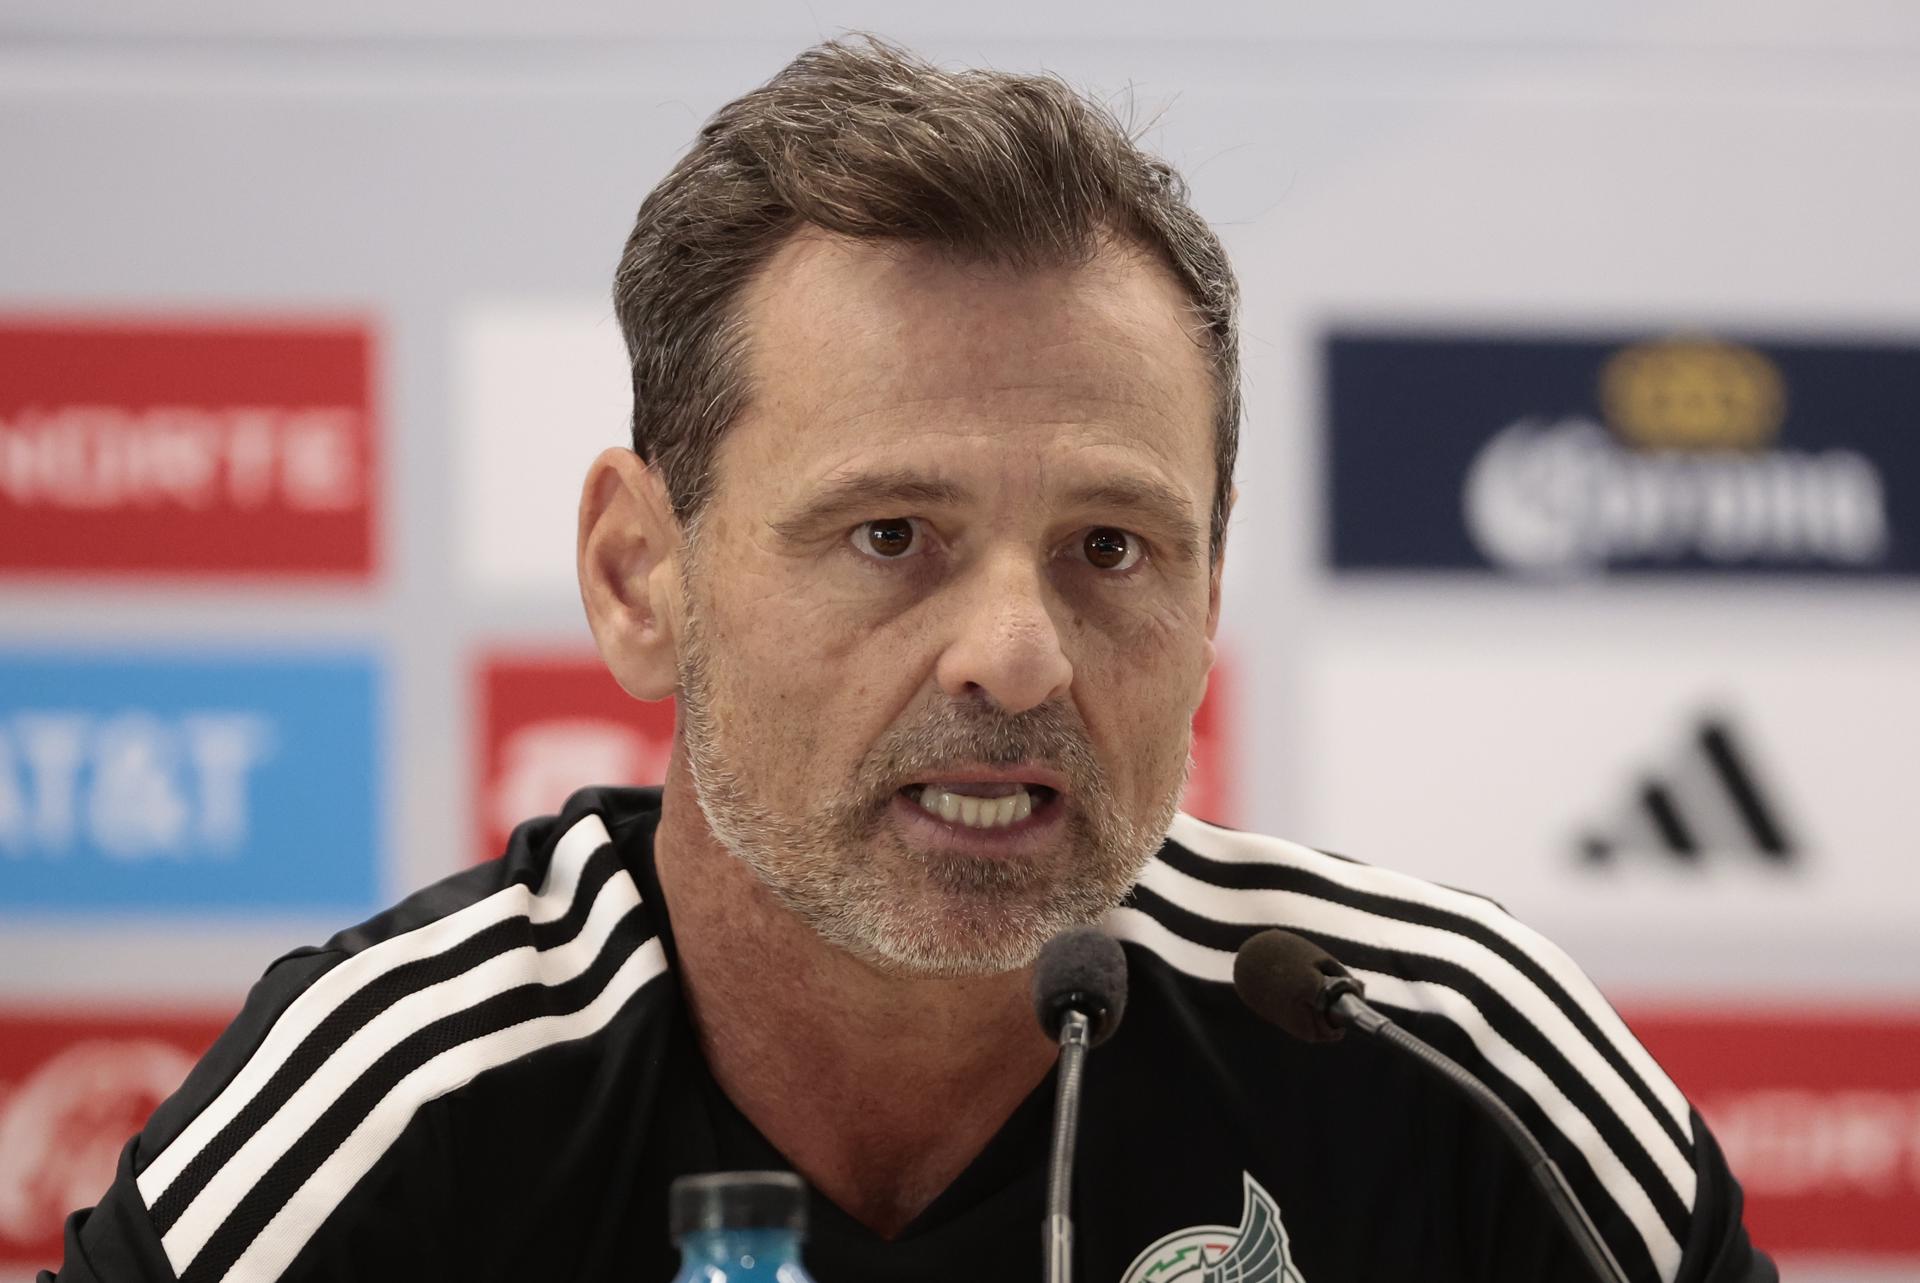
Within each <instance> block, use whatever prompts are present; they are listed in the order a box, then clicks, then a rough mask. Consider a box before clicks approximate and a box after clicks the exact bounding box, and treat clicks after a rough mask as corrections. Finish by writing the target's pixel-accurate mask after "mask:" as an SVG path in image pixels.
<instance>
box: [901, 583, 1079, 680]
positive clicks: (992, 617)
mask: <svg viewBox="0 0 1920 1283" xmlns="http://www.w3.org/2000/svg"><path fill="white" fill-rule="evenodd" d="M971 578H973V580H974V582H973V583H972V584H970V585H968V588H967V590H966V591H964V592H961V593H959V594H957V600H956V601H955V603H954V623H953V627H952V633H951V636H950V639H949V641H948V643H947V646H946V648H945V650H943V651H942V652H941V655H940V660H939V662H938V663H937V664H936V665H935V666H934V681H935V682H936V683H937V684H938V685H939V687H940V689H941V690H942V691H943V692H945V693H946V695H947V696H948V697H949V698H952V699H966V698H969V697H972V696H981V695H984V696H985V697H986V698H988V699H991V700H992V701H993V702H994V703H996V704H998V705H999V706H1000V707H1001V708H1002V709H1004V710H1005V711H1007V712H1009V713H1023V712H1025V711H1026V710H1028V709H1030V708H1035V707H1037V706H1039V705H1041V704H1044V703H1046V702H1047V701H1048V700H1052V699H1057V698H1059V697H1061V696H1064V695H1065V694H1066V693H1067V688H1068V687H1069V686H1071V685H1072V684H1073V664H1072V662H1071V661H1070V660H1068V658H1067V652H1066V649H1065V647H1064V646H1063V645H1062V643H1061V636H1060V628H1059V626H1058V624H1057V623H1056V622H1055V619H1054V615H1053V611H1052V608H1051V607H1052V605H1053V603H1052V602H1050V600H1049V598H1050V593H1049V590H1048V587H1047V584H1046V581H1045V579H1044V578H1043V577H1042V575H1041V574H1040V573H1039V572H1038V571H1037V570H1036V569H1035V567H1034V566H1033V565H1032V563H1031V561H1030V560H1028V559H1026V558H1025V557H1021V556H1017V555H1011V554H1010V555H1008V556H1006V557H1003V558H1000V559H998V560H997V561H995V562H993V563H991V564H989V565H986V566H983V567H981V568H980V569H979V571H978V572H977V573H976V575H974V576H972V577H971ZM956 586H957V585H956Z"/></svg>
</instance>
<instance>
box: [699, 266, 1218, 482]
mask: <svg viewBox="0 0 1920 1283" xmlns="http://www.w3.org/2000/svg"><path fill="white" fill-rule="evenodd" d="M741 319H742V322H743V324H744V326H745V331H746V356H747V374H748V379H749V391H748V398H747V407H746V409H745V411H744V412H743V413H742V415H741V416H740V419H739V420H738V421H737V422H736V423H735V424H734V425H733V427H732V428H730V429H729V431H728V434H727V439H726V440H725V441H723V443H722V455H723V458H724V457H725V456H732V458H731V460H728V461H727V463H725V464H723V471H726V470H730V465H731V464H732V463H738V464H740V465H743V466H746V467H749V468H751V467H754V466H756V465H758V466H763V467H764V466H768V465H773V466H776V467H778V468H780V469H783V470H785V471H787V472H789V473H792V472H794V471H795V470H799V471H810V470H811V465H814V464H818V465H819V466H821V467H827V468H831V467H834V466H838V465H841V464H844V463H845V462H846V461H847V458H848V457H849V456H850V455H852V454H859V453H861V452H862V451H870V450H888V449H897V448H898V447H901V446H910V445H912V444H914V443H916V442H926V443H931V444H935V445H937V444H940V443H941V442H943V441H964V442H965V443H967V444H970V445H973V446H976V447H978V446H992V447H994V448H995V450H997V451H1015V452H1019V451H1025V452H1027V453H1030V454H1032V453H1035V452H1039V453H1045V452H1046V451H1047V450H1048V449H1052V450H1053V451H1054V452H1055V453H1056V454H1057V453H1058V452H1059V451H1060V450H1061V449H1063V448H1064V449H1072V450H1083V451H1085V450H1091V451H1093V452H1094V454H1095V455H1103V454H1114V453H1115V452H1118V453H1122V454H1126V453H1131V454H1134V455H1138V456H1141V457H1143V458H1151V459H1154V460H1157V461H1158V462H1159V464H1160V465H1161V466H1162V467H1163V468H1166V469H1172V470H1174V471H1178V472H1181V473H1185V472H1189V471H1192V470H1194V469H1196V468H1198V469H1199V470H1200V471H1202V472H1204V473H1205V478H1204V479H1205V483H1206V487H1207V490H1208V492H1209V493H1207V494H1202V495H1200V496H1199V498H1200V499H1201V501H1202V502H1204V501H1205V500H1206V499H1207V498H1208V497H1209V495H1210V489H1211V482H1212V472H1211V469H1212V438H1213V412H1214V391H1213V383H1212V374H1211V368H1210V365H1209V363H1208V358H1207V354H1206V352H1205V350H1204V349H1203V347H1202V345H1201V344H1200V342H1198V341H1197V340H1196V337H1195V334H1196V332H1197V329H1196V327H1197V325H1198V322H1197V320H1196V319H1195V316H1194V313H1193V310H1192V308H1191V307H1190V305H1189V302H1188V299H1187V296H1186V294H1185V292H1184V290H1183V289H1182V287H1181V285H1180V283H1179V282H1178V280H1177V279H1175V277H1174V276H1173V273H1172V272H1171V271H1170V270H1169V269H1168V268H1167V267H1166V266H1165V265H1164V264H1163V263H1161V262H1160V261H1159V259H1158V258H1156V257H1154V256H1153V255H1151V254H1149V253H1147V252H1145V251H1142V250H1139V249H1136V248H1134V247H1132V246H1131V245H1129V244H1126V243H1120V244H1110V245H1107V246H1105V247H1103V248H1102V249H1101V251H1100V252H1099V253H1097V254H1096V255H1094V256H1093V257H1092V258H1091V259H1090V260H1089V261H1087V262H1085V263H1080V264H1070V265H1062V266H1049V267H1037V268H1028V267H1013V266H1007V265H1001V264H989V263H980V262H968V261H957V260H956V259H954V258H953V257H951V256H949V255H947V254H944V253H942V252H940V251H939V250H937V249H934V248H929V247H923V246H915V245H908V244H902V243H898V242H868V241H855V240H850V239H847V238H843V237H838V236H833V235H830V234H827V233H824V232H817V231H804V232H801V233H797V234H796V235H795V236H793V237H792V238H790V239H789V240H788V241H787V242H786V243H785V244H784V245H783V246H782V247H781V248H780V249H779V250H778V251H777V252H776V253H775V254H774V255H773V257H772V258H771V259H770V261H769V262H768V264H767V266H766V267H765V268H764V269H763V270H762V272H761V273H760V274H759V275H758V276H757V277H756V278H755V279H754V281H753V282H752V283H751V284H750V285H749V287H748V288H747V289H746V290H745V291H744V292H743V296H742V300H741Z"/></svg>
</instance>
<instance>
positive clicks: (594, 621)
mask: <svg viewBox="0 0 1920 1283" xmlns="http://www.w3.org/2000/svg"><path fill="white" fill-rule="evenodd" d="M680 550H681V535H680V523H679V522H678V521H677V520H676V519H675V518H674V515H673V505H672V504H671V503H669V502H668V500H667V488H666V484H665V483H664V482H663V481H662V480H661V479H660V474H659V473H658V472H657V471H655V470H654V469H653V468H650V467H648V466H647V465H646V464H645V463H643V462H642V461H641V459H640V456H639V455H637V454H635V453H634V452H633V451H631V450H629V449H627V448H625V447H624V446H617V447H615V448H613V449H610V450H605V451H602V452H601V454H600V457H599V458H597V459H595V460H594V461H593V466H592V467H591V468H589V469H588V470H587V483H586V485H585V486H584V487H583V488H582V490H581V492H580V531H579V540H578V546H577V549H576V557H577V560H578V563H579V571H580V600H581V602H582V604H584V605H585V606H586V608H587V623H588V624H589V625H590V626H591V627H592V628H593V640H594V644H595V645H596V646H598V647H599V650H600V658H601V659H603V660H605V661H606V664H607V668H608V669H609V670H611V671H612V673H613V676H614V680H616V681H618V682H619V683H620V686H621V689H623V690H625V691H626V692H627V694H629V695H631V696H633V697H634V698H635V699H649V700H651V699H664V698H666V697H667V696H669V695H671V694H673V692H674V685H675V678H676V675H677V672H678V668H677V664H676V662H675V661H676V659H677V656H678V645H679V643H678V633H679V629H678V623H679V619H680V607H681V602H680V573H679V559H680Z"/></svg>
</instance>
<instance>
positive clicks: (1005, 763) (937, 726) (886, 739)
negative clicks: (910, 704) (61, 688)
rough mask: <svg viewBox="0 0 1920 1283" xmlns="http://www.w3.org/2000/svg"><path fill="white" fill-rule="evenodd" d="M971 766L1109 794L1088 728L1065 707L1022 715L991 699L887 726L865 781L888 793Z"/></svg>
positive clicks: (934, 707)
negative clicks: (1042, 773) (1050, 777)
mask: <svg viewBox="0 0 1920 1283" xmlns="http://www.w3.org/2000/svg"><path fill="white" fill-rule="evenodd" d="M964 765H979V766H999V767H1014V766H1044V767H1046V768H1048V769H1050V770H1054V771H1058V772H1059V773H1060V774H1061V775H1063V776H1065V777H1066V779H1067V780H1069V781H1070V782H1071V783H1072V785H1073V788H1074V791H1075V792H1081V793H1095V792H1099V791H1101V789H1102V780H1103V773H1102V771H1101V770H1100V763H1099V759H1098V758H1097V757H1096V756H1095V755H1094V751H1093V740H1092V737H1091V736H1090V735H1089V734H1088V733H1087V727H1086V723H1085V722H1083V721H1081V719H1080V715H1079V714H1078V713H1077V712H1075V711H1074V710H1073V709H1072V707H1070V706H1069V705H1066V704H1061V703H1052V704H1040V705H1037V706H1035V707H1033V708H1029V709H1024V710H1022V711H1021V712H1018V713H1008V712H1006V711H1004V710H1002V709H1000V708H997V707H995V706H994V705H993V704H991V703H988V702H986V701H984V700H978V701H973V702H962V701H942V702H940V703H936V704H930V705H928V706H927V707H926V708H925V711H923V712H922V713H920V714H919V715H918V716H916V717H914V718H913V720H911V721H909V722H903V723H896V724H895V725H894V726H892V727H891V728H889V729H888V731H887V733H886V734H885V735H883V736H882V737H881V738H880V740H879V742H878V743H876V744H875V745H874V747H873V750H872V751H871V752H870V753H868V755H867V758H866V761H865V763H863V767H862V770H861V776H862V780H863V783H865V784H867V785H868V786H869V788H870V790H871V791H873V792H874V793H876V794H878V795H887V794H891V793H892V792H893V791H894V790H895V789H898V788H900V787H902V786H904V785H906V784H909V783H912V782H913V780H914V779H915V778H916V777H924V776H926V775H928V774H932V773H937V772H938V771H939V770H940V769H942V768H944V767H954V766H964Z"/></svg>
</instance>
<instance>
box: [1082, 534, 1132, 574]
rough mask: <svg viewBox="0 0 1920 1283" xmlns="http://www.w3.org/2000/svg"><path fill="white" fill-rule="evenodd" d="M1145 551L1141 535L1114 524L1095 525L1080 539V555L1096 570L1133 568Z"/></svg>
mask: <svg viewBox="0 0 1920 1283" xmlns="http://www.w3.org/2000/svg"><path fill="white" fill-rule="evenodd" d="M1145 551H1146V550H1145V548H1144V547H1143V546H1142V545H1141V543H1140V536H1138V535H1136V534H1131V533H1129V532H1128V531H1125V530H1121V529H1119V528H1117V527H1114V526H1095V527H1094V528H1093V529H1092V530H1089V531H1087V533H1086V534H1085V535H1083V536H1081V539H1080V555H1081V556H1083V557H1085V558H1086V559H1087V564H1088V565H1090V566H1092V567H1093V568H1094V569H1096V570H1132V569H1133V568H1134V566H1136V565H1138V564H1139V562H1140V557H1141V555H1142V554H1143V553H1144V552H1145Z"/></svg>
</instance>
